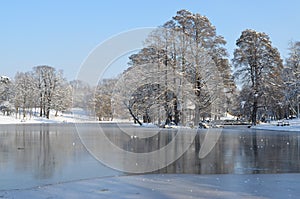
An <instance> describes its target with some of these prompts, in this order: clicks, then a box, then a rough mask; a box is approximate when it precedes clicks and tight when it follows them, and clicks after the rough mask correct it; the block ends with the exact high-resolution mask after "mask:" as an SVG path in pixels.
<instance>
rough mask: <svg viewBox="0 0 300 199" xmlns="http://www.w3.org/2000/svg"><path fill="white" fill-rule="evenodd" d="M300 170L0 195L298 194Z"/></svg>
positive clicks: (143, 179) (142, 179)
mask: <svg viewBox="0 0 300 199" xmlns="http://www.w3.org/2000/svg"><path fill="white" fill-rule="evenodd" d="M299 184H300V174H262V175H261V174H252V175H186V174H180V175H179V174H167V175H160V174H156V175H138V176H137V175H135V176H121V177H110V178H98V179H91V180H82V181H75V182H68V183H59V184H54V185H48V186H43V187H36V188H32V189H27V190H8V191H0V198H6V199H10V198H20V199H21V198H32V199H35V198H41V199H43V198H52V199H60V198H113V199H116V198H158V199H159V198H162V199H163V198H222V199H226V198H230V199H231V198H245V199H247V198H249V199H250V198H251V199H265V198H273V199H277V198H278V199H279V198H280V199H281V198H292V199H293V198H295V199H296V198H298V197H299V195H300V189H299Z"/></svg>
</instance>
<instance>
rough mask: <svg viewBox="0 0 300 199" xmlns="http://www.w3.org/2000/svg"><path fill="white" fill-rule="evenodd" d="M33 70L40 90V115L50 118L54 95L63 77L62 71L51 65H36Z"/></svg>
mask: <svg viewBox="0 0 300 199" xmlns="http://www.w3.org/2000/svg"><path fill="white" fill-rule="evenodd" d="M33 72H34V75H35V84H36V87H37V88H38V92H39V101H40V102H39V108H40V116H45V117H46V118H48V119H49V117H50V109H51V105H52V100H53V96H54V94H55V91H56V87H57V85H58V84H59V80H60V79H61V72H57V71H56V69H55V68H53V67H51V66H36V67H34V68H33Z"/></svg>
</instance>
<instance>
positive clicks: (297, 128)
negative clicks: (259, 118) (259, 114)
mask: <svg viewBox="0 0 300 199" xmlns="http://www.w3.org/2000/svg"><path fill="white" fill-rule="evenodd" d="M283 123H286V124H289V125H288V126H287V125H286V126H281V124H283ZM251 128H253V129H260V130H271V131H290V132H300V119H293V120H284V121H283V120H280V121H272V122H270V123H262V124H258V125H256V126H253V127H251Z"/></svg>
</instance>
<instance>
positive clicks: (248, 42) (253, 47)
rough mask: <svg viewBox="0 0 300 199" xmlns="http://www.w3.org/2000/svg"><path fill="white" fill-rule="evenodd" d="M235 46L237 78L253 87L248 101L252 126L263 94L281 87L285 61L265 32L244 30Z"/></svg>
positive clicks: (270, 93) (234, 61)
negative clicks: (283, 62) (283, 61)
mask: <svg viewBox="0 0 300 199" xmlns="http://www.w3.org/2000/svg"><path fill="white" fill-rule="evenodd" d="M236 45H237V47H238V48H237V49H235V51H234V58H233V60H232V61H233V64H234V66H235V69H236V71H235V77H236V78H237V79H239V80H240V81H241V82H242V84H243V85H244V86H247V87H249V88H250V90H249V91H250V93H249V94H250V96H249V99H247V103H251V121H252V125H256V121H257V113H258V108H259V106H260V105H262V104H261V102H260V100H261V99H262V97H263V96H264V95H266V93H268V94H269V95H267V96H272V93H273V92H274V91H275V90H276V88H277V89H278V88H280V87H282V79H281V71H282V67H283V66H282V60H281V58H280V54H279V52H278V50H277V49H276V48H274V47H272V44H271V41H270V39H269V36H268V35H267V34H265V33H260V32H257V31H255V30H245V31H243V32H242V34H241V36H240V38H239V39H238V40H237V41H236ZM259 103H260V104H259Z"/></svg>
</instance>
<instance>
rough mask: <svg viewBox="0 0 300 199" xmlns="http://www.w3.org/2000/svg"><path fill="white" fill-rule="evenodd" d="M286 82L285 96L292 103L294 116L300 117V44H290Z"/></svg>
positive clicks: (297, 42)
mask: <svg viewBox="0 0 300 199" xmlns="http://www.w3.org/2000/svg"><path fill="white" fill-rule="evenodd" d="M284 81H285V84H286V87H287V89H286V90H285V94H286V96H287V99H288V101H289V102H290V108H291V110H292V114H295V113H297V117H299V112H300V110H299V100H300V42H299V41H296V42H291V43H290V44H289V56H288V58H287V59H286V67H285V73H284Z"/></svg>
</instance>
